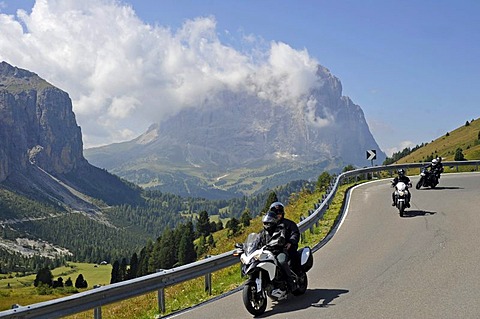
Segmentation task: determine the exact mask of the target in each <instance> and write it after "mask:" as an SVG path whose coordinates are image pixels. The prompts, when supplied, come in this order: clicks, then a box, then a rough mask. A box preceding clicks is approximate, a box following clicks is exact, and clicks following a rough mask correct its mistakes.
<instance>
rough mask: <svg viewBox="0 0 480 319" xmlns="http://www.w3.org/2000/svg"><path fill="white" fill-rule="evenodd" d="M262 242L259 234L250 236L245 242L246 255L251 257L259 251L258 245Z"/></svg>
mask: <svg viewBox="0 0 480 319" xmlns="http://www.w3.org/2000/svg"><path fill="white" fill-rule="evenodd" d="M259 241H260V235H259V234H257V233H251V234H249V235H248V237H247V240H246V241H245V244H244V247H245V253H246V254H247V255H250V254H251V253H252V252H254V251H255V250H257V247H258V243H259Z"/></svg>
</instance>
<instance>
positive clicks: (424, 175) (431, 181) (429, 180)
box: [415, 167, 438, 189]
mask: <svg viewBox="0 0 480 319" xmlns="http://www.w3.org/2000/svg"><path fill="white" fill-rule="evenodd" d="M437 185H438V176H437V174H435V172H433V171H432V170H431V169H429V168H428V167H423V168H422V171H421V172H420V179H419V180H418V182H417V184H416V185H415V188H416V189H420V187H422V186H423V187H430V188H435V186H437Z"/></svg>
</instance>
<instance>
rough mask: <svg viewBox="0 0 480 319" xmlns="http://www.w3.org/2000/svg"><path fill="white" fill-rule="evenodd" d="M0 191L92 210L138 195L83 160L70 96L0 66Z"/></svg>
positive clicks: (29, 75)
mask: <svg viewBox="0 0 480 319" xmlns="http://www.w3.org/2000/svg"><path fill="white" fill-rule="evenodd" d="M0 188H5V189H8V190H10V191H14V192H15V193H18V194H21V195H24V196H27V197H29V198H33V199H36V200H41V201H45V202H50V203H53V204H55V205H57V206H58V205H60V206H62V207H64V208H66V209H73V210H81V211H95V210H96V208H97V206H96V205H95V204H94V202H95V200H94V199H96V200H97V201H98V200H101V201H103V202H105V203H107V204H115V203H120V202H125V201H127V202H128V201H131V202H134V201H135V200H137V199H138V197H139V195H138V190H136V189H135V188H134V187H132V186H131V185H127V184H126V183H125V182H123V181H121V180H120V179H119V178H118V177H117V176H114V175H112V174H110V173H108V172H107V171H105V170H103V169H99V168H97V167H94V166H92V165H90V164H89V163H88V161H87V160H86V159H85V158H84V157H83V143H82V133H81V129H80V127H79V126H78V125H77V123H76V120H75V115H74V113H73V111H72V102H71V100H70V98H69V96H68V94H67V93H66V92H64V91H62V90H60V89H58V88H56V87H54V86H52V85H51V84H49V83H48V82H46V81H45V80H43V79H41V78H40V77H39V76H38V75H36V74H35V73H32V72H30V71H27V70H23V69H20V68H17V67H13V66H11V65H9V64H8V63H6V62H1V63H0Z"/></svg>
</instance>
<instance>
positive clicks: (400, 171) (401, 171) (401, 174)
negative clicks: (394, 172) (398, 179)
mask: <svg viewBox="0 0 480 319" xmlns="http://www.w3.org/2000/svg"><path fill="white" fill-rule="evenodd" d="M404 175H405V170H404V169H403V168H400V169H399V170H398V176H404Z"/></svg>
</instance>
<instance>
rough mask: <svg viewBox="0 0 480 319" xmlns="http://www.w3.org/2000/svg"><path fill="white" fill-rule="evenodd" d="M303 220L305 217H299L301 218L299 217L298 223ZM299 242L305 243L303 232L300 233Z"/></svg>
mask: <svg viewBox="0 0 480 319" xmlns="http://www.w3.org/2000/svg"><path fill="white" fill-rule="evenodd" d="M304 219H305V217H303V215H301V216H300V221H302V220H304ZM300 241H301V242H302V243H304V242H305V233H303V232H301V233H300Z"/></svg>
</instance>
